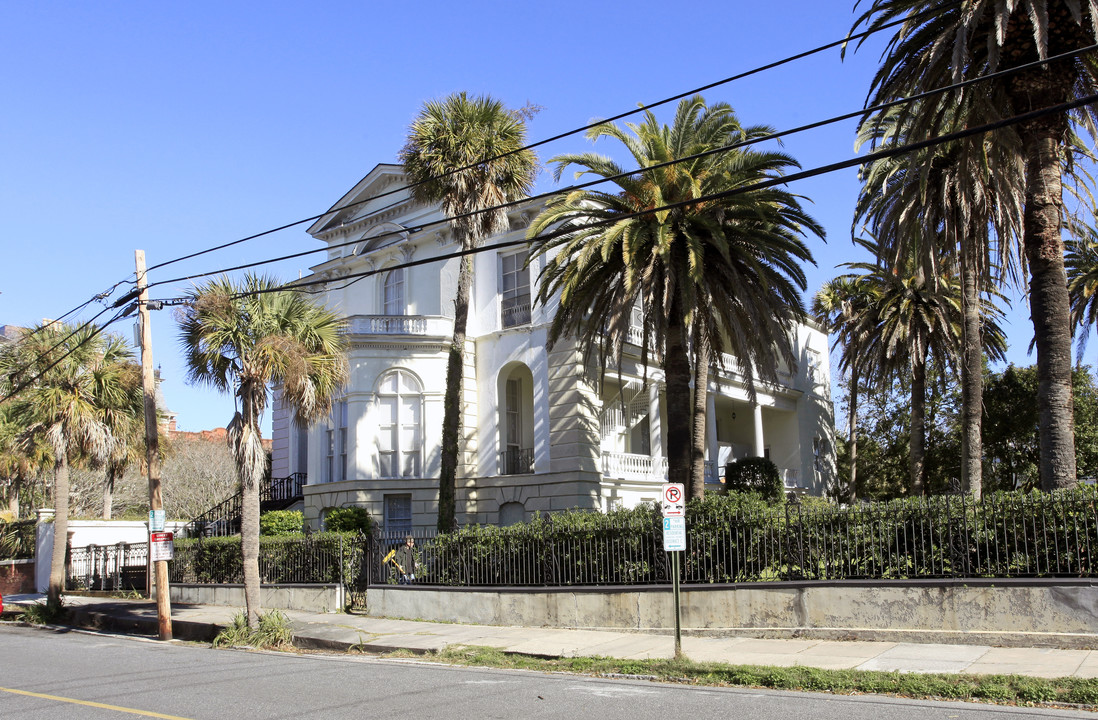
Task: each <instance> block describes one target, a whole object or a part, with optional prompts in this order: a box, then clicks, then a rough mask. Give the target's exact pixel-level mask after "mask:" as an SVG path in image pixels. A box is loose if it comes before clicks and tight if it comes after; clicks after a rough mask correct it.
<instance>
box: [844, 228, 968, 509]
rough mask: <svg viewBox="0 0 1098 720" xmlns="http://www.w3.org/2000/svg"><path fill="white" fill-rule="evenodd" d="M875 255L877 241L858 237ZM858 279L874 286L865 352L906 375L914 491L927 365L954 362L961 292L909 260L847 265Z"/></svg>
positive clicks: (921, 477) (921, 475) (921, 476)
mask: <svg viewBox="0 0 1098 720" xmlns="http://www.w3.org/2000/svg"><path fill="white" fill-rule="evenodd" d="M858 242H859V244H861V245H862V246H863V247H865V248H866V249H867V250H869V251H870V252H871V253H872V254H873V255H874V256H879V248H878V247H877V245H876V243H874V242H872V241H869V240H859V241H858ZM845 267H848V268H850V269H851V270H853V271H855V273H857V274H856V275H855V277H856V280H857V282H860V283H865V284H867V285H870V286H873V287H874V288H876V294H877V297H876V303H875V305H876V309H875V313H874V314H873V320H874V322H875V324H876V327H875V328H874V330H873V331H872V332H870V333H869V334H868V335H867V336H866V340H867V347H868V351H869V354H871V355H873V356H874V357H875V358H878V359H879V361H881V362H882V367H883V368H885V369H886V371H887V372H890V373H891V374H893V375H897V374H901V373H904V372H907V373H910V382H911V429H910V433H911V435H910V442H911V459H910V484H911V492H912V494H914V495H921V494H923V492H924V488H925V467H924V465H925V455H926V452H925V449H926V429H925V416H926V381H927V376H926V368H927V360H928V358H929V356H930V354H931V353H934V354H935V355H936V356H937V358H938V359H939V360H940V361H941V362H942V363H943V365H947V364H953V363H954V362H955V360H956V357H957V354H958V348H959V338H960V318H961V307H960V291H959V288H958V287H957V283H956V280H955V277H956V276H955V275H953V276H950V275H946V274H944V273H943V274H940V275H938V276H936V277H927V275H926V274H925V273H924V272H923V268H922V265H921V263H919V262H918V261H917V260H915V259H912V258H908V259H906V261H904V260H903V259H901V263H898V264H896V265H895V266H891V267H889V266H886V265H882V264H881V263H879V262H871V263H866V262H852V263H845Z"/></svg>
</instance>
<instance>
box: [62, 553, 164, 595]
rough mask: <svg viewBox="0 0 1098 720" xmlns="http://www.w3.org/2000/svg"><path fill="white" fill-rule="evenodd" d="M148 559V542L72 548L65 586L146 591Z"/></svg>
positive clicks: (73, 588)
mask: <svg viewBox="0 0 1098 720" xmlns="http://www.w3.org/2000/svg"><path fill="white" fill-rule="evenodd" d="M148 559H149V544H148V543H118V544H116V545H88V546H86V547H82V548H70V549H69V551H68V563H67V567H66V571H65V589H67V590H101V591H108V592H115V591H125V590H137V591H140V592H144V591H145V583H146V574H147V568H148Z"/></svg>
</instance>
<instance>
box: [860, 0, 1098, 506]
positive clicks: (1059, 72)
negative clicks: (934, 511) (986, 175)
mask: <svg viewBox="0 0 1098 720" xmlns="http://www.w3.org/2000/svg"><path fill="white" fill-rule="evenodd" d="M903 17H907V18H908V21H907V22H906V23H904V24H903V25H901V26H900V29H899V30H898V31H897V33H896V35H895V36H894V37H893V38H892V39H891V41H890V43H889V46H888V48H887V50H886V53H885V55H884V58H883V61H882V65H881V67H880V69H879V70H878V72H877V74H876V76H875V78H874V82H873V92H872V96H873V97H872V100H871V102H873V103H874V104H876V103H878V102H881V101H886V100H891V99H894V98H898V97H905V96H909V95H913V94H915V93H917V92H920V91H923V90H928V89H932V88H935V87H939V86H943V85H947V84H949V83H951V82H955V81H958V80H963V79H969V78H974V77H978V76H980V75H983V74H986V73H987V72H989V71H993V70H997V69H1010V68H1012V67H1018V66H1021V65H1023V64H1026V63H1030V62H1033V61H1037V60H1039V59H1044V58H1047V57H1051V56H1056V55H1060V54H1062V53H1065V52H1069V51H1073V50H1078V49H1081V48H1083V47H1086V46H1088V45H1091V44H1093V43H1094V42H1095V38H1096V27H1098V26H1096V23H1098V8H1096V7H1095V5H1094V4H1093V2H1078V1H1077V0H966V1H965V2H960V3H943V2H940V0H873V1H872V2H871V3H870V4H869V7H868V9H867V10H866V11H865V12H864V13H863V14H862V15H861V16H860V17H859V19H858V22H857V23H856V24H857V25H861V24H863V23H864V24H866V25H868V26H869V27H870V28H876V27H880V26H881V25H884V24H886V23H888V22H891V21H893V20H896V19H899V18H903ZM1095 62H1096V61H1095V59H1094V56H1093V55H1092V54H1091V55H1086V56H1075V57H1072V58H1068V59H1062V60H1058V61H1056V62H1055V63H1051V64H1048V65H1045V66H1040V67H1037V68H1031V69H1027V70H1023V71H1020V72H1018V73H1015V74H1013V75H1011V76H1009V77H1008V78H1006V79H1003V80H998V81H995V82H994V83H992V84H990V85H987V86H985V87H984V88H982V89H979V90H970V89H964V90H958V91H955V92H952V93H950V94H948V95H946V96H943V97H942V98H941V100H940V101H938V102H935V103H926V104H922V105H920V106H918V108H917V109H912V110H911V111H910V112H911V114H912V117H913V118H914V119H915V125H914V126H913V127H912V130H913V133H914V135H915V136H918V137H927V136H933V135H935V134H938V133H939V132H940V131H941V130H942V129H943V127H945V126H948V121H949V118H950V117H952V116H953V115H955V114H956V113H957V112H958V110H959V111H960V112H962V113H964V112H966V111H967V109H970V108H974V107H976V106H978V105H980V104H982V112H984V113H995V114H997V115H999V116H1000V117H1010V116H1013V115H1016V114H1020V113H1024V112H1027V111H1030V110H1040V109H1043V108H1048V107H1051V106H1055V105H1057V104H1060V103H1064V102H1067V101H1070V100H1074V99H1078V98H1082V97H1087V96H1090V95H1093V94H1095V91H1096V90H1098V82H1096V74H1095V67H1096V66H1095ZM1094 112H1095V110H1094V108H1093V107H1085V106H1084V107H1083V108H1081V109H1080V110H1078V111H1077V112H1076V114H1075V115H1074V120H1075V121H1076V122H1078V123H1081V124H1082V125H1083V126H1085V127H1086V128H1087V129H1088V130H1089V131H1090V132H1091V133H1092V134H1093V132H1094V117H1093V114H1094ZM985 117H986V115H985ZM1072 120H1073V118H1072V117H1071V116H1069V115H1068V114H1066V113H1064V114H1053V115H1045V116H1042V117H1036V118H1032V119H1029V120H1027V121H1025V122H1022V123H1020V124H1019V125H1017V126H1015V128H1013V129H1004V130H1000V131H997V132H996V134H995V135H994V137H993V141H995V142H997V141H998V140H999V139H1000V138H1007V137H1011V136H1014V137H1015V138H1016V139H1017V141H1018V142H1020V145H1021V155H1022V157H1023V158H1024V163H1025V181H1024V186H1025V206H1024V207H1025V210H1024V215H1023V217H1022V223H1021V225H1022V228H1023V232H1022V246H1023V251H1024V259H1025V262H1026V266H1027V269H1028V272H1029V278H1030V284H1029V301H1030V307H1031V310H1032V313H1031V314H1032V318H1033V331H1034V341H1035V344H1036V346H1037V366H1038V374H1039V377H1040V380H1039V392H1038V405H1039V417H1040V426H1041V483H1042V486H1043V487H1044V488H1045V489H1053V488H1056V487H1065V486H1070V485H1072V484H1074V483H1075V482H1076V473H1075V449H1074V427H1073V402H1072V386H1071V325H1070V304H1069V299H1068V293H1067V283H1066V278H1065V272H1064V245H1063V239H1062V237H1061V229H1062V227H1063V198H1062V183H1063V176H1062V173H1061V164H1062V160H1063V159H1064V151H1065V143H1066V142H1067V141H1068V138H1069V136H1070V134H1071V133H1070V130H1071V123H1072Z"/></svg>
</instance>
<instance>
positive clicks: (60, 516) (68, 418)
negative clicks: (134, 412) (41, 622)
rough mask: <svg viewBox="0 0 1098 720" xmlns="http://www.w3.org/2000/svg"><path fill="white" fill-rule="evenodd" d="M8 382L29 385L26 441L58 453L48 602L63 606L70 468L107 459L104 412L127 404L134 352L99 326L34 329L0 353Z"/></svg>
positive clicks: (21, 417)
mask: <svg viewBox="0 0 1098 720" xmlns="http://www.w3.org/2000/svg"><path fill="white" fill-rule="evenodd" d="M0 362H2V363H3V367H2V368H0V371H2V374H3V377H4V385H5V386H6V387H7V388H9V389H14V388H17V387H19V386H20V385H24V384H25V385H26V387H24V388H23V389H22V390H21V391H20V392H19V393H18V394H17V395H16V396H15V397H14V399H13V401H12V409H11V412H12V419H13V420H14V421H15V422H16V423H17V424H18V425H20V426H22V427H23V428H25V433H26V435H25V438H26V442H34V441H35V440H36V439H39V438H40V439H44V440H45V441H46V442H47V443H48V444H49V447H50V450H51V452H52V456H53V496H54V522H53V532H54V535H53V549H52V553H51V566H50V579H49V590H48V602H49V603H50V604H53V605H58V604H59V603H60V601H61V592H62V591H63V589H64V583H65V550H66V545H67V542H68V523H69V468H70V464H71V463H72V462H73V461H74V460H76V459H80V458H91V459H92V460H97V461H103V460H105V459H106V457H107V455H108V453H109V449H110V430H109V428H108V426H107V420H106V415H107V413H108V409H109V408H111V407H118V406H121V405H122V404H123V401H124V396H125V394H126V392H127V389H126V383H125V382H124V380H123V378H124V377H126V376H127V375H128V373H130V372H131V368H132V366H133V356H132V353H131V352H130V349H129V348H128V347H127V346H126V345H125V343H123V342H122V341H121V340H120V339H118V338H116V337H111V336H107V335H103V334H101V329H100V328H94V327H92V326H83V327H79V328H75V327H72V326H69V325H62V324H51V325H48V326H45V327H38V328H34V329H33V330H32V331H31V332H29V333H27V334H25V335H24V336H23V337H22V338H20V340H19V341H18V342H17V343H16V346H15V348H14V349H13V351H12V352H10V353H4V355H3V356H2V360H0Z"/></svg>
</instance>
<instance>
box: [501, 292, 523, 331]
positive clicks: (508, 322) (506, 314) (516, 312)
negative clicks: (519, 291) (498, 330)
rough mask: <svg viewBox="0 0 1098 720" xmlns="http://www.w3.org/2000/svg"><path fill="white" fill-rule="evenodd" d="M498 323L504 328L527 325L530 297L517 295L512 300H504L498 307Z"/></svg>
mask: <svg viewBox="0 0 1098 720" xmlns="http://www.w3.org/2000/svg"><path fill="white" fill-rule="evenodd" d="M500 321H501V322H502V323H503V327H505V328H509V327H515V326H516V325H526V324H527V323H529V322H530V296H529V295H518V296H516V297H512V298H504V299H503V301H502V303H501V305H500Z"/></svg>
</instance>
